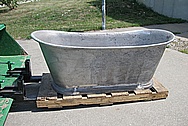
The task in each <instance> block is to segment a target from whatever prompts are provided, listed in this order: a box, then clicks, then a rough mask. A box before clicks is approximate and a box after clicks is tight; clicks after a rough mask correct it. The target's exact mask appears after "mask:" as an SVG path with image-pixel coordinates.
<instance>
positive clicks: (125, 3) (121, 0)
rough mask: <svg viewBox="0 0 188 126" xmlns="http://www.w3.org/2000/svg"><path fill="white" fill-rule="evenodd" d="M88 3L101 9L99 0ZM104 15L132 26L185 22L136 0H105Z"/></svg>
mask: <svg viewBox="0 0 188 126" xmlns="http://www.w3.org/2000/svg"><path fill="white" fill-rule="evenodd" d="M89 3H90V4H91V6H94V7H96V8H98V9H99V10H101V6H102V2H101V0H94V1H92V2H89ZM106 15H107V16H108V17H110V18H113V19H115V20H120V21H124V22H128V23H132V24H133V26H143V25H150V24H151V23H152V24H164V23H175V22H176V23H179V22H185V21H183V20H180V19H174V18H168V17H166V16H163V15H160V14H158V13H156V12H154V11H152V10H151V9H149V8H146V6H145V5H143V4H139V3H137V2H136V0H107V1H106ZM107 24H108V22H107Z"/></svg>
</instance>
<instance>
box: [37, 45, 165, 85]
mask: <svg viewBox="0 0 188 126" xmlns="http://www.w3.org/2000/svg"><path fill="white" fill-rule="evenodd" d="M41 48H42V51H43V54H44V57H45V59H46V62H47V64H48V67H49V69H50V71H51V74H52V77H53V79H54V81H55V83H56V84H57V85H58V86H60V87H65V88H72V87H77V86H96V85H100V86H109V85H115V84H133V83H134V84H135V83H136V84H143V83H147V82H149V81H150V80H151V78H152V77H153V74H154V72H155V69H156V67H157V65H158V63H159V61H160V58H161V56H162V54H163V51H164V49H165V46H164V45H162V46H156V47H145V48H133V49H132V48H131V49H103V50H102V49H97V50H96V49H71V48H69V49H67V48H62V47H61V48H60V47H53V46H48V45H44V44H41Z"/></svg>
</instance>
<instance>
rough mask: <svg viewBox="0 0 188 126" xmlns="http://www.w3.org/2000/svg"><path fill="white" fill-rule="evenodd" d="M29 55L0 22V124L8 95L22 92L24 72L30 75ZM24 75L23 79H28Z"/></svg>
mask: <svg viewBox="0 0 188 126" xmlns="http://www.w3.org/2000/svg"><path fill="white" fill-rule="evenodd" d="M29 59H30V57H29V56H28V55H27V53H26V52H25V51H24V49H22V47H21V46H20V45H19V44H18V43H17V42H16V41H15V40H14V39H13V38H12V37H11V36H10V35H9V34H8V33H7V32H6V26H5V24H0V125H4V123H5V120H6V117H7V115H8V112H9V110H10V108H11V105H12V102H13V98H12V97H11V98H10V95H14V94H15V93H17V94H23V93H24V91H23V84H22V80H23V77H24V74H27V76H29V77H30V76H31V73H30V68H29ZM27 76H26V78H25V79H28V78H29V77H28V78H27Z"/></svg>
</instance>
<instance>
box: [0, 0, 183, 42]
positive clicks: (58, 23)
mask: <svg viewBox="0 0 188 126" xmlns="http://www.w3.org/2000/svg"><path fill="white" fill-rule="evenodd" d="M106 4H107V5H106V6H107V16H106V20H107V22H106V23H107V24H106V27H107V29H112V28H125V27H132V26H145V25H152V24H165V23H180V22H185V21H184V20H181V19H174V18H168V17H166V16H163V15H160V14H157V13H155V12H153V11H152V10H151V9H147V8H146V7H145V6H144V5H140V4H138V3H137V2H136V1H135V0H108V1H107V2H106ZM0 17H1V18H0V23H5V24H6V25H7V31H8V32H9V33H10V34H11V35H12V36H13V37H14V38H15V39H25V38H30V34H31V32H33V31H35V30H40V29H53V30H63V31H90V30H100V29H101V0H40V1H35V2H30V3H26V4H21V5H19V6H18V7H17V8H16V9H15V10H11V11H9V10H8V8H7V7H3V8H0Z"/></svg>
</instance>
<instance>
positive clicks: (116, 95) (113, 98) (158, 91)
mask: <svg viewBox="0 0 188 126" xmlns="http://www.w3.org/2000/svg"><path fill="white" fill-rule="evenodd" d="M153 82H154V85H153V87H152V88H151V89H144V90H134V91H128V92H111V93H101V94H100V93H99V94H95V93H93V94H82V95H73V96H72V95H70V96H67V95H66V96H64V95H62V97H58V95H57V93H56V92H55V91H54V90H53V88H52V87H51V83H53V82H52V79H51V77H50V76H49V75H45V74H44V75H43V77H42V82H41V87H40V89H39V93H38V97H37V101H36V103H37V107H38V108H44V107H47V108H62V107H65V106H76V105H91V104H99V105H109V104H113V103H118V102H135V101H148V100H149V101H150V100H158V99H164V98H166V97H167V96H168V90H167V89H166V88H165V87H164V86H163V85H162V84H161V83H159V82H158V81H157V80H156V79H155V78H154V79H153Z"/></svg>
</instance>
